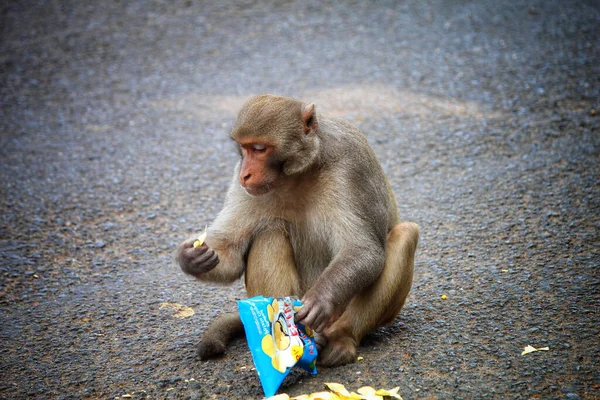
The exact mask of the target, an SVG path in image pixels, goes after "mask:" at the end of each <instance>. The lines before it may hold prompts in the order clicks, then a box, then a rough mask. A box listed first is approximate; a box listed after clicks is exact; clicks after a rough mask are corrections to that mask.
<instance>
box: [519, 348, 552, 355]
mask: <svg viewBox="0 0 600 400" xmlns="http://www.w3.org/2000/svg"><path fill="white" fill-rule="evenodd" d="M548 350H550V347H541V348H539V349H536V348H535V347H533V346H527V347H525V348H524V349H523V352H522V353H521V355H522V356H524V355H525V354H529V353H533V352H534V351H548Z"/></svg>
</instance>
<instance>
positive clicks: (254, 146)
mask: <svg viewBox="0 0 600 400" xmlns="http://www.w3.org/2000/svg"><path fill="white" fill-rule="evenodd" d="M252 150H254V151H255V152H257V153H263V152H264V151H265V150H267V146H265V145H264V144H263V143H254V144H252Z"/></svg>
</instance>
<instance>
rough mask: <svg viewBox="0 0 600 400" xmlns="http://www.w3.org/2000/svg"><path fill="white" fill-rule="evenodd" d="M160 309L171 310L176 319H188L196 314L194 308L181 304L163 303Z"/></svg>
mask: <svg viewBox="0 0 600 400" xmlns="http://www.w3.org/2000/svg"><path fill="white" fill-rule="evenodd" d="M160 309H161V310H163V309H170V310H171V311H173V312H174V314H173V316H174V317H175V318H188V317H191V316H192V315H194V314H195V312H194V309H193V308H192V307H187V306H184V305H181V304H179V303H161V305H160Z"/></svg>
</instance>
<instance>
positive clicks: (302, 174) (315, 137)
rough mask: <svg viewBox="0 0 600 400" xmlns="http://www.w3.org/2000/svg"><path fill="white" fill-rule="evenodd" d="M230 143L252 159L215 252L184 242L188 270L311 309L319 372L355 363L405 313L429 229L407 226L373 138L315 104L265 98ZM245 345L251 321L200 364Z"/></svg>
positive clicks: (235, 185)
mask: <svg viewBox="0 0 600 400" xmlns="http://www.w3.org/2000/svg"><path fill="white" fill-rule="evenodd" d="M230 135H231V137H232V139H233V140H234V141H235V144H236V147H237V149H238V150H239V155H240V158H239V162H238V163H237V164H236V166H235V169H234V177H233V181H232V182H231V184H230V186H229V189H228V190H227V194H226V196H225V200H224V205H223V208H222V210H221V211H220V212H219V213H218V215H217V217H216V219H215V220H214V222H213V224H212V225H211V226H209V228H208V236H207V238H206V240H205V243H204V244H203V245H202V246H199V247H197V248H194V247H193V242H194V239H189V240H187V241H185V242H183V243H182V244H181V245H180V246H179V248H178V250H177V252H176V261H177V262H178V264H179V266H180V267H181V269H182V270H183V272H184V273H186V274H188V275H191V276H193V277H195V278H196V279H198V280H200V281H203V282H213V283H219V284H227V283H232V282H234V281H236V280H238V279H242V276H243V279H244V283H245V288H246V292H247V295H248V296H249V297H254V296H258V295H262V296H269V297H283V296H297V297H299V298H300V299H301V301H302V304H303V306H302V308H301V309H300V310H299V311H298V312H297V314H296V321H297V322H299V323H301V324H303V325H305V326H307V327H308V328H310V329H311V330H313V331H314V332H316V339H317V344H318V348H319V358H318V363H319V364H320V365H323V366H331V367H333V366H338V365H343V364H347V363H351V362H353V361H354V360H355V359H356V352H357V346H358V345H359V343H360V341H361V340H362V339H363V337H364V336H365V335H366V334H367V333H368V332H370V331H372V330H373V329H376V328H378V327H381V326H384V325H387V324H390V323H392V322H393V321H394V320H395V318H396V316H397V315H398V314H399V312H400V309H401V308H402V307H403V305H404V303H405V300H406V297H407V295H408V293H409V291H410V288H411V285H412V280H413V270H414V257H415V252H416V248H417V243H418V240H419V227H418V225H417V224H415V223H412V222H403V221H400V219H399V216H398V212H397V205H396V200H395V197H394V194H393V193H392V189H391V186H390V184H389V182H388V179H387V177H386V176H385V174H384V172H383V169H382V168H381V166H380V164H379V162H378V160H377V158H376V156H375V153H374V151H373V149H372V148H371V146H370V145H369V144H368V142H367V139H366V138H365V136H364V135H363V134H362V133H361V132H360V131H359V130H358V129H357V128H356V127H354V126H353V125H351V124H350V123H348V122H345V121H344V120H342V119H337V118H333V117H329V116H327V115H325V114H323V113H320V112H317V111H316V107H315V105H314V103H307V102H304V101H301V100H296V99H292V98H288V97H281V96H276V95H271V94H265V95H260V96H256V97H253V98H251V99H250V100H248V101H247V102H246V103H245V104H244V105H243V106H242V108H241V110H240V111H239V114H238V117H237V120H236V121H235V123H234V125H233V128H232V130H231V134H230ZM242 333H243V326H242V324H241V321H240V318H239V315H237V314H235V313H231V314H224V315H222V316H221V317H220V318H218V319H217V320H215V321H214V322H213V323H212V324H211V325H209V327H208V329H207V330H206V331H205V333H204V334H203V336H202V338H201V341H200V344H199V346H198V353H199V355H200V358H201V359H206V358H211V357H214V356H217V355H220V354H222V353H223V352H225V350H226V346H227V343H228V342H229V341H230V340H231V339H232V338H233V337H234V336H236V335H239V334H242Z"/></svg>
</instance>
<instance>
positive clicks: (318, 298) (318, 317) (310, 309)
mask: <svg viewBox="0 0 600 400" xmlns="http://www.w3.org/2000/svg"><path fill="white" fill-rule="evenodd" d="M336 311H337V310H336V307H335V305H334V303H333V301H331V299H330V298H329V296H327V295H325V294H323V293H321V294H318V293H316V291H314V290H309V291H308V292H306V294H305V295H304V297H303V298H302V308H301V309H300V310H299V311H298V312H297V313H296V321H297V322H299V323H301V324H303V325H305V326H308V327H309V328H310V329H312V330H313V331H315V332H319V333H320V332H323V331H324V330H325V328H327V327H328V326H330V325H331V324H333V323H334V322H335V320H336V319H337V318H338V317H339V313H337V312H336Z"/></svg>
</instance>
